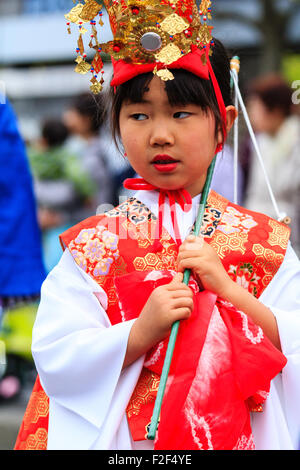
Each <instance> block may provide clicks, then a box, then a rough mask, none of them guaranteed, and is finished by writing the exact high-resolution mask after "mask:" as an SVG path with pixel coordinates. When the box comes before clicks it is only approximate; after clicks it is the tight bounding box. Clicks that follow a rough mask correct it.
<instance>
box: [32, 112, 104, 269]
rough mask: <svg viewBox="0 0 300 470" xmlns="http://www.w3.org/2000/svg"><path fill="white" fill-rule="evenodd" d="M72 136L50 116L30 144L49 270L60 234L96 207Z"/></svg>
mask: <svg viewBox="0 0 300 470" xmlns="http://www.w3.org/2000/svg"><path fill="white" fill-rule="evenodd" d="M68 136H69V131H68V129H67V127H66V126H65V124H64V123H63V122H61V121H60V120H59V119H55V118H49V119H46V120H45V121H44V123H43V124H42V127H41V138H40V139H39V140H38V141H37V142H36V143H35V145H32V146H31V147H30V148H28V155H29V159H30V165H31V168H32V172H33V176H34V189H35V195H36V198H37V203H38V216H39V223H40V227H41V229H42V232H43V250H44V259H45V264H46V268H47V271H48V272H49V271H50V270H51V269H52V268H53V267H54V266H55V265H56V264H57V262H58V261H59V258H60V256H61V246H60V244H59V239H58V236H59V234H60V233H61V232H63V231H64V230H66V229H67V228H69V227H70V226H72V225H73V224H74V223H78V222H79V221H80V220H81V218H80V217H81V212H82V210H90V211H92V201H93V197H94V196H95V194H96V186H95V184H94V182H93V181H92V178H91V177H90V176H89V175H88V173H87V171H86V170H85V169H84V168H83V163H82V161H81V160H80V159H79V158H78V156H77V155H76V154H73V153H71V152H70V151H69V150H68V149H67V148H66V145H65V143H66V140H67V138H68Z"/></svg>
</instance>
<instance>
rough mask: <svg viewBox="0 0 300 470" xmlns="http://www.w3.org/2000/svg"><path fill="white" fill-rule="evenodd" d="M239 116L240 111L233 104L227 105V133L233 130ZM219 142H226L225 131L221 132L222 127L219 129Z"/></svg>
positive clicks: (219, 143)
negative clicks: (224, 139)
mask: <svg viewBox="0 0 300 470" xmlns="http://www.w3.org/2000/svg"><path fill="white" fill-rule="evenodd" d="M237 116H238V111H237V109H236V108H235V107H234V106H232V105H230V106H226V130H227V134H228V133H229V131H230V130H231V128H232V126H233V124H234V121H235V120H236V118H237ZM217 144H218V145H222V144H224V142H223V133H222V132H221V129H219V131H218V140H217Z"/></svg>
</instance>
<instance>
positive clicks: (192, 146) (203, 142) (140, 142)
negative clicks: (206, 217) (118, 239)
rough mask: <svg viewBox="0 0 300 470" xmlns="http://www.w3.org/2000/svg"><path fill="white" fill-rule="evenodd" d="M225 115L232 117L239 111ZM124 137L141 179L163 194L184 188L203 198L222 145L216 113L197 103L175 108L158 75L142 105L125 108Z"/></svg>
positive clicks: (130, 105)
mask: <svg viewBox="0 0 300 470" xmlns="http://www.w3.org/2000/svg"><path fill="white" fill-rule="evenodd" d="M229 108H232V109H231V110H229ZM227 110H229V111H228V113H229V114H230V115H232V118H233V116H235V108H233V107H232V106H230V107H228V108H227ZM233 110H234V111H233ZM228 113H227V114H228ZM229 121H231V119H229ZM233 121H234V118H233ZM233 121H232V123H233ZM232 123H231V122H229V125H228V126H227V127H228V129H229V128H230V127H231V125H232ZM120 133H121V139H122V142H123V145H124V148H125V152H126V153H127V157H128V159H129V161H130V163H131V165H132V167H133V168H134V169H135V171H136V172H137V173H138V175H140V176H141V177H142V178H144V179H145V180H146V181H148V183H151V184H153V185H154V186H157V187H159V188H162V189H179V188H185V189H187V190H188V191H189V193H190V194H191V196H192V197H194V196H196V195H197V194H199V193H201V191H202V189H203V186H204V183H205V179H206V174H207V169H208V167H209V165H210V163H211V162H212V159H213V157H214V155H215V150H216V146H217V144H218V143H222V134H221V132H219V134H218V136H217V138H216V136H215V118H214V115H213V113H212V112H209V111H208V112H205V111H203V110H202V109H201V107H200V106H198V105H195V104H188V105H185V106H180V105H178V106H171V105H170V103H169V101H168V96H167V93H166V91H165V88H164V82H163V81H162V80H161V79H160V78H159V77H156V76H154V77H153V79H152V80H151V82H150V84H149V86H148V91H146V92H145V93H144V96H143V101H142V102H140V103H131V102H125V103H123V104H122V107H121V112H120Z"/></svg>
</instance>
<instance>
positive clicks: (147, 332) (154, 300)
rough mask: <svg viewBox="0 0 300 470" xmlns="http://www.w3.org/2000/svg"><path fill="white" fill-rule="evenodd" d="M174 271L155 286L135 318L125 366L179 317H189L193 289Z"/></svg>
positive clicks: (161, 337)
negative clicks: (163, 282) (170, 279)
mask: <svg viewBox="0 0 300 470" xmlns="http://www.w3.org/2000/svg"><path fill="white" fill-rule="evenodd" d="M182 280H183V274H182V273H177V274H176V275H175V276H174V278H173V279H172V281H171V282H170V283H169V284H166V285H163V286H159V287H157V288H156V289H155V290H154V291H153V292H152V294H151V295H150V297H149V299H148V300H147V302H146V304H145V306H144V308H143V310H142V312H141V313H140V315H139V317H138V318H137V320H136V321H135V322H134V324H133V326H132V328H131V332H130V335H129V340H128V345H127V352H126V357H125V360H124V367H126V366H127V365H129V364H131V363H132V362H133V361H135V360H136V359H137V358H138V357H140V356H142V355H143V354H145V353H146V352H147V351H148V350H149V349H151V348H152V347H153V346H155V345H156V344H157V343H159V342H160V341H162V340H163V339H165V338H166V337H167V336H168V334H169V333H170V330H171V328H172V325H173V323H175V322H176V321H178V320H186V319H187V318H189V317H190V315H191V313H192V311H193V308H194V301H193V292H192V290H191V289H190V288H189V287H188V286H186V285H185V284H183V282H182Z"/></svg>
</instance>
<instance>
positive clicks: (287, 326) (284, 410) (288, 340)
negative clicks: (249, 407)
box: [254, 245, 300, 449]
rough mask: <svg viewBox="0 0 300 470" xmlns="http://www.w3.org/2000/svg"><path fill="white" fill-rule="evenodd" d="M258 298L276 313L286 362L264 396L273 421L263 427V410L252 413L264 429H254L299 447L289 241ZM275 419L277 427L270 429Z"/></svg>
mask: <svg viewBox="0 0 300 470" xmlns="http://www.w3.org/2000/svg"><path fill="white" fill-rule="evenodd" d="M260 300H261V301H262V302H263V303H264V304H265V305H266V306H268V307H269V308H270V310H272V312H273V314H274V315H275V317H276V320H277V325H278V330H279V336H280V341H281V347H282V352H283V354H284V355H285V356H286V358H287V361H288V362H287V365H286V366H285V367H284V369H283V371H282V373H281V374H279V375H278V376H277V377H276V378H275V379H274V381H273V382H274V383H273V384H272V388H271V393H270V396H269V398H268V400H267V401H268V402H269V403H267V407H266V411H267V412H266V413H265V415H266V416H265V417H266V418H267V416H269V417H272V418H271V421H273V425H271V426H270V428H269V431H267V429H268V427H269V426H268V425H267V423H266V422H264V413H262V414H261V416H259V415H260V414H259V413H256V414H255V420H254V421H255V422H254V425H256V424H259V426H260V427H261V429H264V433H260V432H258V434H261V437H262V438H263V440H264V442H266V440H265V439H266V435H267V434H268V433H269V434H270V435H269V440H270V446H271V445H272V443H275V442H277V445H278V446H279V447H280V446H283V448H287V447H288V444H287V442H290V444H289V445H290V448H292V449H300V401H299V397H300V261H299V259H298V258H297V256H296V254H295V252H294V251H293V249H292V248H291V246H290V245H289V246H288V249H287V252H286V256H285V259H284V261H283V263H282V265H281V267H280V269H279V270H278V273H277V274H276V276H275V277H274V279H273V280H272V281H271V283H270V284H269V286H268V287H267V288H266V290H265V291H264V293H263V294H262V296H261V297H260ZM271 421H270V423H271ZM275 422H276V423H277V424H276V427H277V429H274V423H275ZM254 427H255V426H254ZM257 429H258V427H257ZM275 433H276V436H275ZM272 435H273V438H271V436H272ZM282 443H283V444H282ZM266 445H267V444H265V445H264V448H265V446H266ZM268 448H270V447H268Z"/></svg>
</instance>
